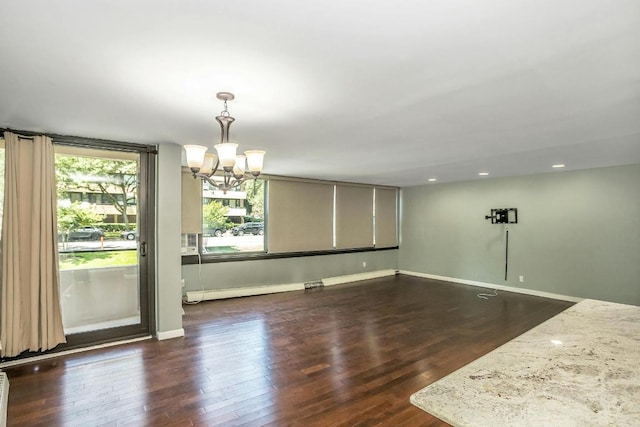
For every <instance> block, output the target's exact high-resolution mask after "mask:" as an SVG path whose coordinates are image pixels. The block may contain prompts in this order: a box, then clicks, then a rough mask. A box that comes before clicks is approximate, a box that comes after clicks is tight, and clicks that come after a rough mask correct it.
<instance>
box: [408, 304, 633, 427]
mask: <svg viewBox="0 0 640 427" xmlns="http://www.w3.org/2000/svg"><path fill="white" fill-rule="evenodd" d="M411 403H413V404H414V405H416V406H417V407H419V408H420V409H423V410H424V411H426V412H429V413H430V414H432V415H434V416H436V417H438V418H440V419H442V420H444V421H446V422H448V423H450V424H453V425H455V426H640V307H638V306H633V305H624V304H614V303H609V302H604V301H595V300H583V301H581V302H579V303H578V304H576V305H574V306H573V307H570V308H569V309H567V310H565V311H564V312H562V313H560V314H558V315H557V316H555V317H553V318H551V319H549V320H547V321H546V322H544V323H542V324H540V325H538V326H537V327H535V328H533V329H531V330H530V331H527V332H525V333H524V334H523V335H520V336H519V337H517V338H515V339H513V340H512V341H509V342H508V343H506V344H504V345H503V346H501V347H499V348H497V349H496V350H494V351H492V352H490V353H488V354H486V355H484V356H482V357H481V358H479V359H477V360H475V361H473V362H471V363H470V364H468V365H466V366H464V367H463V368H461V369H459V370H457V371H455V372H453V373H451V374H450V375H448V376H446V377H444V378H442V379H441V380H439V381H436V382H435V383H433V384H431V385H429V386H427V387H425V388H424V389H422V390H420V391H419V392H417V393H415V394H413V395H412V396H411Z"/></svg>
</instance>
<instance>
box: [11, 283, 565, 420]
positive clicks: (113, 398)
mask: <svg viewBox="0 0 640 427" xmlns="http://www.w3.org/2000/svg"><path fill="white" fill-rule="evenodd" d="M481 291H483V289H481V288H473V287H469V286H464V285H456V284H451V283H445V282H439V281H434V280H427V279H418V278H413V277H409V276H396V277H392V278H384V279H376V280H369V281H363V282H358V283H353V284H347V285H339V286H334V287H329V288H319V289H312V290H307V291H295V292H288V293H283V294H273V295H264V296H256V297H247V298H237V299H231V300H221V301H209V302H203V303H200V304H198V305H187V306H185V312H186V314H185V316H184V319H183V321H184V328H185V333H186V336H185V337H184V338H177V339H172V340H167V341H161V342H158V341H155V340H149V341H143V342H138V343H132V344H127V345H122V346H117V347H112V348H108V349H102V350H95V351H90V352H85V353H80V354H75V355H70V356H63V357H58V358H56V359H52V360H48V361H42V362H38V363H31V364H27V365H22V366H18V367H14V368H10V369H7V370H6V372H7V375H8V377H9V381H10V393H9V410H8V425H9V426H83V427H84V426H218V425H223V426H227V425H229V426H231V425H243V426H244V425H246V426H260V425H271V426H316V425H317V426H356V425H362V426H374V425H382V426H399V425H410V426H438V425H445V424H444V423H443V422H441V421H440V420H438V419H437V418H434V417H432V416H430V415H429V414H427V413H425V412H423V411H421V410H419V409H417V408H415V407H414V406H412V405H411V404H410V403H409V396H410V395H411V394H412V393H414V392H416V391H418V390H420V389H421V388H423V387H425V386H427V385H428V384H430V383H432V382H434V381H436V380H437V379H439V378H442V377H443V376H445V375H447V374H448V373H450V372H452V371H454V370H456V369H458V368H460V367H462V366H463V365H465V364H467V363H468V362H470V361H472V360H474V359H476V358H478V357H479V356H481V355H483V354H485V353H487V352H489V351H491V350H493V349H495V348H496V347H498V346H500V345H502V344H503V343H505V342H507V341H509V340H511V339H512V338H514V337H516V336H518V335H520V334H522V333H523V332H525V331H527V330H528V329H530V328H532V327H533V326H535V325H537V324H539V323H541V322H543V321H544V320H546V319H548V318H550V317H552V316H554V315H555V314H557V313H559V312H561V311H562V310H564V309H565V308H567V307H569V306H571V305H572V303H568V302H562V301H555V300H549V299H544V298H538V297H533V296H526V295H519V294H513V293H506V292H503V293H500V294H499V296H498V297H495V298H492V299H489V300H482V299H479V298H477V296H476V294H477V293H478V292H481Z"/></svg>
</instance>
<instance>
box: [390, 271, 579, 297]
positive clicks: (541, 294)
mask: <svg viewBox="0 0 640 427" xmlns="http://www.w3.org/2000/svg"><path fill="white" fill-rule="evenodd" d="M400 274H406V275H407V276H415V277H423V278H425V279H433V280H442V281H445V282H453V283H460V284H462V285H469V286H479V287H481V288H489V289H499V290H501V291H507V292H516V293H519V294H526V295H534V296H537V297H543V298H551V299H557V300H562V301H570V302H580V301H582V300H583V299H584V298H578V297H572V296H569V295H561V294H554V293H551V292H543V291H536V290H534V289H526V288H515V287H513V286H505V285H496V284H495V283H485V282H477V281H475V280H467V279H458V278H456V277H447V276H438V275H436V274H427V273H417V272H415V271H406V270H400Z"/></svg>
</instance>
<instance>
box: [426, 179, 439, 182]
mask: <svg viewBox="0 0 640 427" xmlns="http://www.w3.org/2000/svg"><path fill="white" fill-rule="evenodd" d="M427 181H429V182H436V181H437V179H435V178H429V179H428V180H427Z"/></svg>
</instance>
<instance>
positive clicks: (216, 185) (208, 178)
mask: <svg viewBox="0 0 640 427" xmlns="http://www.w3.org/2000/svg"><path fill="white" fill-rule="evenodd" d="M199 177H200V178H202V179H203V180H204V181H207V182H208V183H209V185H212V186H214V187H215V188H218V189H220V187H218V184H216V182H215V181H214V180H212V179H211V177H209V176H207V175H199Z"/></svg>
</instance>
